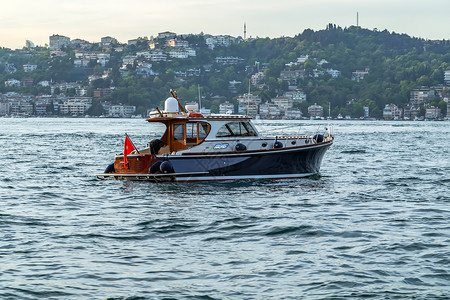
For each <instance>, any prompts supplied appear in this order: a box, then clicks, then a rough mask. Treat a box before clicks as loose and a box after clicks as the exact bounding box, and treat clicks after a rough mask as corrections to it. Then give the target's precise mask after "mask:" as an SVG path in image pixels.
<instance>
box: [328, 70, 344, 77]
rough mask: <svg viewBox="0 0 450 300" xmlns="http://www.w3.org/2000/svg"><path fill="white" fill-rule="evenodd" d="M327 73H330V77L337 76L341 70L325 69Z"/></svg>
mask: <svg viewBox="0 0 450 300" xmlns="http://www.w3.org/2000/svg"><path fill="white" fill-rule="evenodd" d="M327 73H328V74H330V75H331V78H338V77H339V76H341V71H338V70H334V69H327Z"/></svg>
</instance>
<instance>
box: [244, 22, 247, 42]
mask: <svg viewBox="0 0 450 300" xmlns="http://www.w3.org/2000/svg"><path fill="white" fill-rule="evenodd" d="M246 39H247V24H245V22H244V40H246Z"/></svg>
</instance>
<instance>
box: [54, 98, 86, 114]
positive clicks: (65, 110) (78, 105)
mask: <svg viewBox="0 0 450 300" xmlns="http://www.w3.org/2000/svg"><path fill="white" fill-rule="evenodd" d="M91 106H92V98H91V97H70V98H68V99H67V100H65V101H64V102H63V104H62V105H61V106H60V108H59V109H60V112H61V113H62V114H64V115H71V116H81V115H84V114H85V113H86V111H87V110H88V109H89V108H90V107H91Z"/></svg>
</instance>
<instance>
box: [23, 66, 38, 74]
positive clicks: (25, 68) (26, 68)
mask: <svg viewBox="0 0 450 300" xmlns="http://www.w3.org/2000/svg"><path fill="white" fill-rule="evenodd" d="M36 69H37V65H32V64H25V65H23V71H24V72H33V71H34V70H36Z"/></svg>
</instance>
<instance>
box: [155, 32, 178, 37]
mask: <svg viewBox="0 0 450 300" xmlns="http://www.w3.org/2000/svg"><path fill="white" fill-rule="evenodd" d="M176 36H177V34H176V33H174V32H170V31H164V32H160V33H158V39H174V38H175V37H176Z"/></svg>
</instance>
